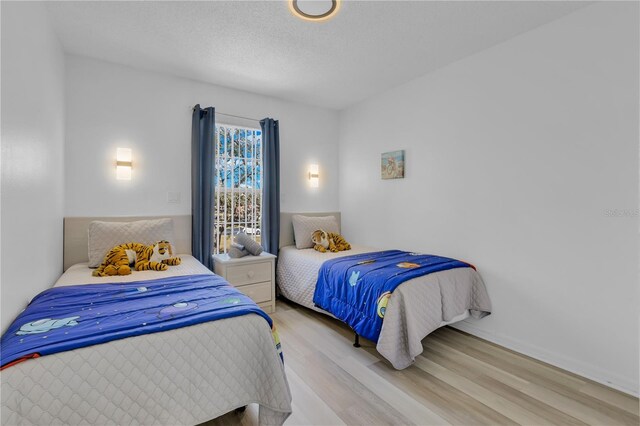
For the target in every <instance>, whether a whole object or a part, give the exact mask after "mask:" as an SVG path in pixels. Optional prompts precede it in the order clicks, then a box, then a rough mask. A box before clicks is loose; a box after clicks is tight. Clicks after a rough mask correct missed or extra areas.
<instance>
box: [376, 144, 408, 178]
mask: <svg viewBox="0 0 640 426" xmlns="http://www.w3.org/2000/svg"><path fill="white" fill-rule="evenodd" d="M381 160H382V161H381V169H380V177H381V178H382V179H403V178H404V150H400V151H391V152H384V153H382V157H381Z"/></svg>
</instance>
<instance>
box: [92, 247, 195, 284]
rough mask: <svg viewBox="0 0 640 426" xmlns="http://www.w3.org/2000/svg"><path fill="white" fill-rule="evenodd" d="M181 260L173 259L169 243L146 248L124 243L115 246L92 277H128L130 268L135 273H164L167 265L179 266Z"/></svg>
mask: <svg viewBox="0 0 640 426" xmlns="http://www.w3.org/2000/svg"><path fill="white" fill-rule="evenodd" d="M181 262H182V260H181V259H180V258H179V257H173V249H172V248H171V244H170V243H169V241H158V242H157V243H155V244H153V245H150V246H147V245H144V244H140V243H126V244H120V245H119V246H115V247H114V248H112V249H111V250H109V253H107V255H106V256H105V257H104V261H103V262H102V264H101V265H100V266H99V267H98V269H96V270H95V271H93V274H92V275H93V276H94V277H106V276H110V275H129V274H131V266H132V265H133V267H134V268H135V270H136V271H166V270H167V269H169V267H168V266H167V265H171V266H175V265H179V264H180V263H181Z"/></svg>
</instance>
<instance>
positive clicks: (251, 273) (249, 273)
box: [247, 271, 256, 278]
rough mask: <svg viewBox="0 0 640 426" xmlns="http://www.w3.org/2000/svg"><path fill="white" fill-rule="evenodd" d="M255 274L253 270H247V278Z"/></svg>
mask: <svg viewBox="0 0 640 426" xmlns="http://www.w3.org/2000/svg"><path fill="white" fill-rule="evenodd" d="M255 274H256V273H255V272H253V271H249V272H247V276H248V277H249V278H253V276H254V275H255Z"/></svg>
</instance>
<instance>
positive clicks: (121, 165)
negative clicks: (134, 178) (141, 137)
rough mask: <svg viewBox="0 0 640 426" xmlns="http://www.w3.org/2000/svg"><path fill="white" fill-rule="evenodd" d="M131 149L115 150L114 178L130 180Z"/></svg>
mask: <svg viewBox="0 0 640 426" xmlns="http://www.w3.org/2000/svg"><path fill="white" fill-rule="evenodd" d="M131 167H132V165H131V149H130V148H118V150H117V152H116V179H118V180H131Z"/></svg>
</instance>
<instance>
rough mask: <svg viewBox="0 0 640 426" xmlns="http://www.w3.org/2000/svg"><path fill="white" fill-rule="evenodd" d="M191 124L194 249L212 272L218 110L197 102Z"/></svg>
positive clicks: (192, 238)
mask: <svg viewBox="0 0 640 426" xmlns="http://www.w3.org/2000/svg"><path fill="white" fill-rule="evenodd" d="M191 123H192V124H191V126H192V127H191V217H192V219H191V220H192V226H191V232H192V235H191V252H192V254H193V257H195V258H196V259H198V260H199V261H200V262H201V263H202V264H203V265H205V266H206V267H207V268H209V269H211V270H212V271H213V258H212V257H211V256H212V254H213V252H212V251H213V246H212V241H211V240H212V238H213V226H214V223H213V222H214V218H213V199H214V190H215V188H214V186H213V176H214V174H213V173H214V167H215V164H214V161H215V159H214V155H215V151H214V149H215V147H214V143H215V142H214V136H215V129H216V123H215V109H214V108H212V107H209V108H204V109H201V108H200V105H196V106H195V107H193V119H192V122H191Z"/></svg>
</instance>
